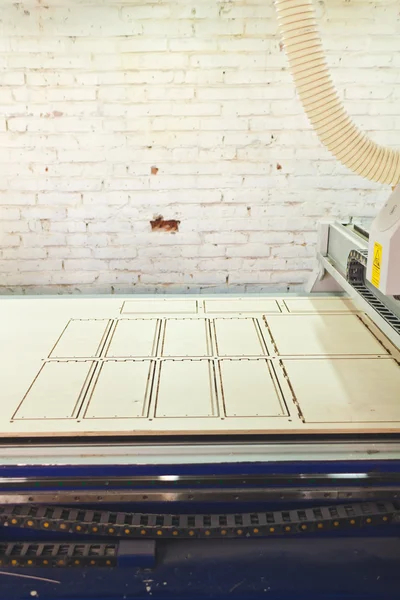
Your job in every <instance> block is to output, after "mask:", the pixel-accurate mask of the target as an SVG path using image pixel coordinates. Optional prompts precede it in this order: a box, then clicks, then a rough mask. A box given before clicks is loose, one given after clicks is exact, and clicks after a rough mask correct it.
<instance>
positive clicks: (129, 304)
mask: <svg viewBox="0 0 400 600" xmlns="http://www.w3.org/2000/svg"><path fill="white" fill-rule="evenodd" d="M121 312H122V314H127V313H135V314H154V313H161V314H179V313H182V314H196V313H197V300H170V299H168V298H166V299H164V300H162V299H160V300H153V299H152V298H149V299H148V300H127V301H126V302H124V304H123V307H122V311H121Z"/></svg>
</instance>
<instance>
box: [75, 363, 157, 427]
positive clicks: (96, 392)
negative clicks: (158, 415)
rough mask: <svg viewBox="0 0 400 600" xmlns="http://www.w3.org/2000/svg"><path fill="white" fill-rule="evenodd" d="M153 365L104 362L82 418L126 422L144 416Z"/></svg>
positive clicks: (146, 408)
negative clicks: (125, 420) (123, 420)
mask: <svg viewBox="0 0 400 600" xmlns="http://www.w3.org/2000/svg"><path fill="white" fill-rule="evenodd" d="M153 372H154V363H153V362H152V361H149V360H142V361H139V360H137V361H129V360H126V361H116V360H112V361H106V362H104V363H103V364H102V366H101V369H100V370H99V373H98V374H97V377H96V378H95V382H94V384H93V387H92V390H91V393H90V399H89V403H88V406H87V408H86V411H85V419H129V418H143V417H147V415H148V408H149V400H150V392H151V385H152V379H153Z"/></svg>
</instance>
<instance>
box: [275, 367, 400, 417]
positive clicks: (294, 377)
mask: <svg viewBox="0 0 400 600" xmlns="http://www.w3.org/2000/svg"><path fill="white" fill-rule="evenodd" d="M283 366H284V368H285V370H286V373H287V375H288V377H289V381H290V385H291V386H292V389H293V393H294V395H295V397H296V399H297V402H298V404H299V406H300V410H301V412H302V414H303V417H304V420H305V422H306V423H321V424H323V423H353V424H354V425H357V424H361V423H367V422H374V423H379V422H385V421H386V422H390V423H395V422H399V421H400V367H399V365H398V364H397V362H396V361H395V360H392V359H387V358H382V359H379V358H333V359H329V360H328V359H322V360H320V359H318V360H317V359H314V360H312V359H306V360H295V359H286V360H283Z"/></svg>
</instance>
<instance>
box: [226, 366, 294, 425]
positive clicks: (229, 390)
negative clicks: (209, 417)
mask: <svg viewBox="0 0 400 600" xmlns="http://www.w3.org/2000/svg"><path fill="white" fill-rule="evenodd" d="M219 371H220V378H221V387H222V393H223V399H224V407H225V416H226V417H283V416H288V411H287V409H286V406H285V402H284V399H283V397H282V393H281V390H280V387H279V384H278V381H277V379H276V376H275V373H274V369H273V365H272V363H271V361H268V360H264V359H256V360H246V359H242V360H240V359H238V360H235V359H232V360H221V361H219Z"/></svg>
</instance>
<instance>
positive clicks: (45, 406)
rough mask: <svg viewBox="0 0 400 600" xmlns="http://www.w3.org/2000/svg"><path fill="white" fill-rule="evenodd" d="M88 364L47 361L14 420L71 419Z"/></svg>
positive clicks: (83, 384)
mask: <svg viewBox="0 0 400 600" xmlns="http://www.w3.org/2000/svg"><path fill="white" fill-rule="evenodd" d="M91 366H92V362H90V361H83V362H74V361H69V362H49V363H46V364H45V365H44V366H43V367H42V369H41V370H40V372H39V374H38V376H37V377H36V379H35V380H34V382H33V384H32V386H31V387H30V388H29V390H28V392H27V394H26V396H25V398H24V399H23V401H22V403H21V405H20V407H19V408H18V410H17V411H16V415H15V418H16V419H71V418H73V417H74V416H75V411H76V409H77V408H78V406H79V405H80V402H81V400H82V396H83V391H84V388H85V383H86V381H87V378H88V375H89V370H90V368H91Z"/></svg>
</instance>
